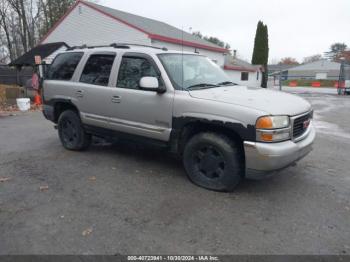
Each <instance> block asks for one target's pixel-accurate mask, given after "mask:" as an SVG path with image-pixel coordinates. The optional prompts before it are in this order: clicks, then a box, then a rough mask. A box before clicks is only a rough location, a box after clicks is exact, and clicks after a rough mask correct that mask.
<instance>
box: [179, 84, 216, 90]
mask: <svg viewBox="0 0 350 262" xmlns="http://www.w3.org/2000/svg"><path fill="white" fill-rule="evenodd" d="M210 87H219V86H218V85H214V84H207V83H201V84H196V85H192V86H189V87H187V88H186V89H187V90H190V89H205V88H210Z"/></svg>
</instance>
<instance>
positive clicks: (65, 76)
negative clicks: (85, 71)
mask: <svg viewBox="0 0 350 262" xmlns="http://www.w3.org/2000/svg"><path fill="white" fill-rule="evenodd" d="M82 56H83V53H64V54H59V55H58V56H57V57H56V58H55V60H54V61H53V63H52V65H51V66H50V69H49V72H48V75H47V78H48V79H52V80H71V78H72V76H73V74H74V71H75V68H76V67H77V66H78V64H79V62H80V59H81V57H82Z"/></svg>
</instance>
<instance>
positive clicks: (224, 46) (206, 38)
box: [192, 31, 231, 49]
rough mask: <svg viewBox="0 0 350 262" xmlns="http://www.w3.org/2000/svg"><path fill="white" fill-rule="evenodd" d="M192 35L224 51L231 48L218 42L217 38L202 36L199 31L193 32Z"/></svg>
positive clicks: (222, 42) (224, 43)
mask: <svg viewBox="0 0 350 262" xmlns="http://www.w3.org/2000/svg"><path fill="white" fill-rule="evenodd" d="M192 35H194V36H197V37H199V38H201V39H204V40H206V41H208V42H211V43H213V44H216V45H218V46H221V47H223V48H226V49H230V48H231V46H230V45H229V44H228V43H226V42H224V41H222V40H220V39H219V38H217V37H213V36H203V34H202V33H201V32H200V31H196V32H193V33H192Z"/></svg>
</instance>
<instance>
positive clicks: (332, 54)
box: [324, 43, 347, 61]
mask: <svg viewBox="0 0 350 262" xmlns="http://www.w3.org/2000/svg"><path fill="white" fill-rule="evenodd" d="M346 49H347V45H346V44H345V43H334V44H332V45H331V47H330V50H329V51H328V52H325V53H324V55H325V57H326V58H328V59H329V60H331V61H336V59H337V57H339V56H340V54H341V53H342V52H344V51H346Z"/></svg>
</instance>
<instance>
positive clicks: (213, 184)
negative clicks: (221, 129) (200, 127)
mask: <svg viewBox="0 0 350 262" xmlns="http://www.w3.org/2000/svg"><path fill="white" fill-rule="evenodd" d="M241 156H242V153H241V150H240V148H239V147H238V145H237V144H236V143H235V142H234V141H232V140H231V139H230V138H228V137H227V136H225V135H221V134H216V133H201V134H198V135H195V136H194V137H193V138H191V139H190V140H189V141H188V143H187V144H186V146H185V150H184V154H183V163H184V167H185V169H186V172H187V174H188V177H189V178H190V180H191V181H192V182H193V183H195V184H196V185H199V186H201V187H204V188H207V189H211V190H215V191H232V190H233V189H234V188H235V187H236V186H237V185H238V183H239V182H240V181H241V178H242V176H243V166H244V164H243V159H242V157H241Z"/></svg>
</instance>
